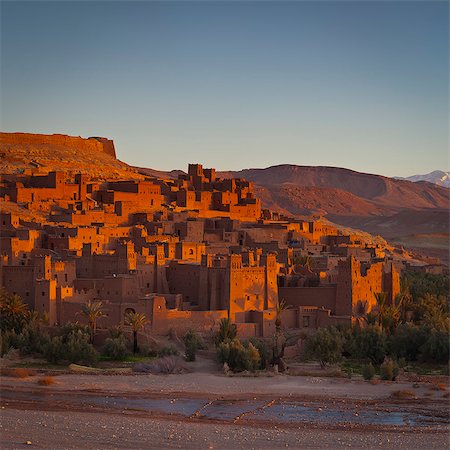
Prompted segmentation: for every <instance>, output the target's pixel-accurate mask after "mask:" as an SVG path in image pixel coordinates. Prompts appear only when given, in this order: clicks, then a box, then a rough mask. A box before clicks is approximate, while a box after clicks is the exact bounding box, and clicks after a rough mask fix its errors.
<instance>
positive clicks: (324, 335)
mask: <svg viewBox="0 0 450 450" xmlns="http://www.w3.org/2000/svg"><path fill="white" fill-rule="evenodd" d="M342 348H343V340H342V336H341V334H340V332H339V331H338V330H337V329H336V328H335V327H328V328H319V329H318V330H317V331H316V333H314V334H313V335H311V336H309V337H308V338H307V339H306V344H305V354H306V356H307V357H309V358H312V359H316V360H318V361H319V362H320V365H321V366H322V367H325V366H326V365H327V364H334V363H337V362H339V361H340V360H341V359H342Z"/></svg>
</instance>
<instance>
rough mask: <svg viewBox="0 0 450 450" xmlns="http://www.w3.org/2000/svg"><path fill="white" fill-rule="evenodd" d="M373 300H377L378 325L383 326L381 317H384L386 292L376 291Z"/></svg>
mask: <svg viewBox="0 0 450 450" xmlns="http://www.w3.org/2000/svg"><path fill="white" fill-rule="evenodd" d="M375 300H376V301H377V314H378V325H380V326H383V319H384V316H385V312H386V307H387V294H386V292H376V293H375Z"/></svg>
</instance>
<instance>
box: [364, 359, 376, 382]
mask: <svg viewBox="0 0 450 450" xmlns="http://www.w3.org/2000/svg"><path fill="white" fill-rule="evenodd" d="M362 376H363V377H364V379H365V380H371V379H372V378H373V377H374V376H375V367H373V364H372V363H371V362H370V363H369V364H366V365H364V366H363V368H362Z"/></svg>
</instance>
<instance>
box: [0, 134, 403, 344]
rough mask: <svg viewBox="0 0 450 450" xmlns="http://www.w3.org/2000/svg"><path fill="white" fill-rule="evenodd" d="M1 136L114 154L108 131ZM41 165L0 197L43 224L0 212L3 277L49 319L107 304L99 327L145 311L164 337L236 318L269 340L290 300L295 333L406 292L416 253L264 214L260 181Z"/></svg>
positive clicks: (9, 177)
mask: <svg viewBox="0 0 450 450" xmlns="http://www.w3.org/2000/svg"><path fill="white" fill-rule="evenodd" d="M2 139H3V144H5V142H6V145H7V144H8V142H15V141H14V140H15V139H19V140H20V139H22V140H25V141H26V142H28V141H30V142H35V143H36V142H38V143H42V144H43V145H44V144H45V145H51V144H52V142H53V141H56V140H59V141H61V140H63V141H64V142H66V141H67V143H68V144H67V145H69V144H70V145H75V146H77V147H78V148H79V151H80V152H103V153H106V154H108V155H109V156H111V157H114V158H115V149H114V144H113V142H112V141H110V140H107V139H104V138H89V139H81V138H71V137H67V136H61V135H53V136H43V135H22V136H19V137H18V138H17V137H16V135H15V134H7V133H4V134H3V137H2ZM27 140H28V141H27ZM71 140H75V141H74V142H72V141H71ZM15 144H16V145H17V142H15ZM30 166H31V167H29V168H27V169H25V170H23V169H16V170H15V171H9V173H3V174H2V177H1V183H0V200H1V201H0V205H4V206H6V205H9V206H11V205H16V206H17V208H18V207H19V206H20V207H21V208H25V209H26V210H28V211H30V212H39V215H36V217H41V218H42V217H45V220H43V219H30V218H28V216H23V215H21V214H19V213H18V212H14V211H15V210H14V209H11V208H9V210H8V211H6V210H5V208H4V207H2V213H1V216H0V226H1V240H0V254H1V264H0V285H1V286H3V287H4V288H5V289H6V290H7V291H9V292H11V293H16V294H18V295H20V296H21V297H22V299H23V300H24V301H25V302H26V303H27V304H28V305H29V306H30V307H31V308H32V309H34V310H35V311H37V312H38V314H39V315H40V316H41V317H45V318H46V320H48V324H49V325H55V324H64V323H66V322H68V321H74V320H80V321H82V320H83V317H82V315H80V314H79V312H80V310H81V305H82V304H83V303H86V302H88V301H101V302H102V303H103V305H104V308H105V311H106V312H107V315H106V317H103V318H101V319H100V320H99V327H100V328H107V327H110V326H114V325H120V324H123V321H124V316H125V314H126V313H127V312H129V311H134V312H141V313H144V314H145V315H146V317H147V318H148V320H149V323H148V325H147V326H146V332H147V333H151V334H155V335H163V334H167V333H168V332H169V331H170V330H175V331H177V332H179V333H183V332H185V331H186V330H187V329H190V328H192V329H195V330H197V331H199V332H207V331H211V330H213V329H214V328H215V327H216V326H217V324H218V323H219V321H220V320H221V319H222V318H224V317H230V318H231V320H232V321H233V322H234V323H236V325H237V329H238V335H239V336H242V337H252V336H262V337H266V336H270V335H271V334H273V332H274V327H275V325H274V321H275V316H276V312H275V308H276V305H277V302H278V301H279V300H281V299H282V300H284V301H285V302H286V304H287V305H290V308H289V309H287V310H286V311H285V312H284V313H283V316H282V326H283V327H284V328H285V329H288V328H298V329H302V328H313V329H314V328H318V327H322V326H327V325H332V324H338V323H350V322H351V321H352V319H353V320H354V318H355V316H356V315H358V314H360V313H361V312H363V311H370V309H371V308H373V307H374V306H375V305H376V300H375V294H377V293H380V292H385V293H386V294H387V299H388V302H392V299H393V298H394V297H395V295H396V294H398V293H399V290H400V273H401V270H402V268H404V266H405V264H407V262H405V260H404V259H402V257H401V255H399V254H397V253H396V252H394V251H392V249H390V248H389V247H386V246H383V245H381V244H373V243H371V242H365V240H364V239H363V238H362V237H361V235H358V234H355V235H352V234H345V233H343V232H342V231H340V230H339V229H337V228H336V227H334V226H330V225H329V224H327V223H325V222H323V221H320V220H300V219H297V218H289V217H283V216H281V215H280V214H277V213H275V212H271V211H269V210H265V209H262V208H261V202H260V200H259V199H258V198H256V196H255V193H254V186H253V184H252V183H251V182H248V181H246V180H243V179H220V178H218V177H217V176H216V172H215V170H214V169H205V168H203V167H202V165H200V164H189V168H188V173H187V175H184V174H182V175H179V176H178V179H162V178H156V177H144V176H142V177H141V179H134V178H133V179H119V180H117V179H114V180H108V179H104V180H101V179H93V178H92V177H91V176H90V175H88V174H86V173H75V174H73V173H72V174H71V173H69V171H48V170H46V168H45V166H43V165H42V164H38V163H35V164H33V163H31V164H30ZM100 169H101V168H100ZM16 211H19V209H17V210H16Z"/></svg>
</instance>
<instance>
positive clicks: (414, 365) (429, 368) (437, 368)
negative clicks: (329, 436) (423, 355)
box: [404, 361, 448, 375]
mask: <svg viewBox="0 0 450 450" xmlns="http://www.w3.org/2000/svg"><path fill="white" fill-rule="evenodd" d="M404 370H405V372H406V373H416V374H417V375H447V371H448V368H447V365H446V364H433V363H423V362H417V361H413V362H408V365H407V366H406V367H405V369H404Z"/></svg>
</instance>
